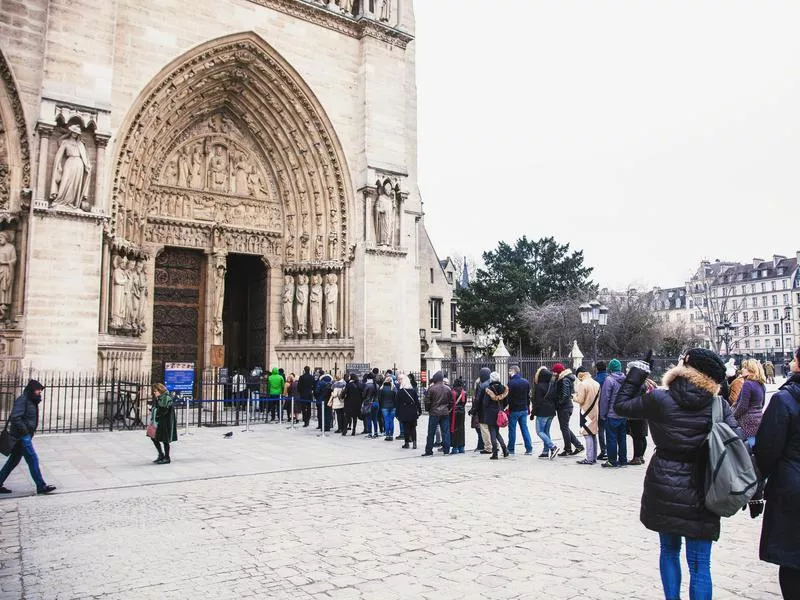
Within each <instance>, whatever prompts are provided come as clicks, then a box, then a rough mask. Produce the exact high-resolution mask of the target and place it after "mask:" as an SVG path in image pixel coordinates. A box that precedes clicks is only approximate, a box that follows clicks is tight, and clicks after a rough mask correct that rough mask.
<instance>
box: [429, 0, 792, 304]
mask: <svg viewBox="0 0 800 600" xmlns="http://www.w3.org/2000/svg"><path fill="white" fill-rule="evenodd" d="M415 11H416V19H417V46H416V51H417V83H418V88H419V117H420V119H419V170H420V178H419V185H420V191H421V194H422V199H423V201H424V202H425V211H426V214H427V216H426V223H427V227H428V231H429V232H430V235H431V237H432V239H433V242H434V245H435V246H436V249H437V251H438V253H439V254H440V256H442V257H444V256H446V255H448V254H450V253H463V254H467V255H474V256H476V257H477V256H479V255H480V253H481V252H482V251H483V250H487V249H491V248H494V247H496V245H497V242H498V241H499V240H501V239H502V240H507V241H509V242H511V241H513V240H515V239H517V238H518V237H519V236H521V235H523V234H525V235H527V236H528V237H532V238H538V237H541V236H546V235H553V236H555V237H556V239H557V240H559V241H560V242H569V243H570V244H571V245H572V247H574V248H577V249H583V250H584V252H585V257H586V262H587V264H588V265H590V266H593V267H595V272H594V280H595V281H596V282H598V283H600V284H601V285H603V286H605V285H608V286H612V287H615V288H624V287H625V286H627V285H629V284H638V285H642V284H644V285H661V286H662V287H667V286H673V285H680V284H682V283H683V282H684V281H685V279H686V276H687V275H688V274H689V272H690V271H691V270H692V268H693V267H696V265H697V263H698V261H700V260H701V259H702V258H709V259H711V260H713V259H715V258H720V259H732V260H739V261H749V260H750V259H751V258H753V257H754V256H758V257H762V258H769V257H771V255H772V254H773V253H778V254H792V255H793V254H794V252H795V251H796V250H800V235H798V231H797V228H798V227H797V221H798V220H797V218H796V217H795V218H792V217H791V216H790V215H792V214H796V213H797V211H798V209H800V194H798V175H799V174H800V169H798V167H800V160H799V159H800V137H799V136H800V34H798V31H800V3H797V2H785V3H779V2H751V1H748V2H697V1H692V2H682V1H670V2H666V1H662V2H640V1H638V0H636V1H633V0H632V1H628V2H622V1H609V0H606V1H604V2H576V1H568V0H566V1H565V0H548V1H540V0H527V1H524V2H523V1H519V0H494V1H489V0H483V1H478V0H417V1H416V2H415Z"/></svg>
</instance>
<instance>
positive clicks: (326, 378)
mask: <svg viewBox="0 0 800 600" xmlns="http://www.w3.org/2000/svg"><path fill="white" fill-rule="evenodd" d="M332 391H333V378H332V377H331V376H330V375H323V376H322V377H320V378H319V381H318V382H317V387H316V388H314V399H315V400H317V402H324V403H327V402H328V400H330V397H331V392H332Z"/></svg>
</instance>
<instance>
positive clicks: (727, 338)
mask: <svg viewBox="0 0 800 600" xmlns="http://www.w3.org/2000/svg"><path fill="white" fill-rule="evenodd" d="M735 329H736V327H734V326H733V325H731V322H730V321H727V320H726V321H723V322H722V323H721V324H720V325H717V335H718V336H719V339H720V340H721V341H722V342H725V356H730V355H731V335H732V333H733V331H734V330H735Z"/></svg>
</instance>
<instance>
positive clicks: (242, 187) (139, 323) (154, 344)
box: [101, 33, 353, 372]
mask: <svg viewBox="0 0 800 600" xmlns="http://www.w3.org/2000/svg"><path fill="white" fill-rule="evenodd" d="M119 139H120V143H119V146H118V148H117V152H116V164H115V170H114V182H113V189H112V207H111V222H110V226H109V228H108V231H107V233H106V237H105V253H106V254H105V257H104V274H103V282H104V286H103V292H102V295H103V300H102V308H103V310H104V313H105V314H104V315H103V317H102V318H101V323H102V325H101V327H102V326H105V327H106V328H107V332H108V333H109V334H110V335H112V336H118V337H133V338H138V339H140V340H142V341H143V342H144V343H145V345H146V347H147V350H146V352H149V353H150V355H151V357H152V364H153V368H154V372H155V371H156V370H157V364H158V363H159V362H162V361H164V360H170V359H171V357H172V356H173V355H175V356H177V355H178V354H180V353H179V352H177V351H170V347H171V346H172V347H174V346H175V344H172V343H170V339H168V338H167V337H166V335H167V333H168V332H169V331H170V330H172V331H173V333H174V332H175V330H176V323H175V321H174V319H173V317H170V316H169V315H173V316H174V315H176V314H180V315H182V318H186V319H188V320H187V321H186V323H185V327H183V328H182V329H181V331H182V332H183V334H182V335H183V338H182V342H183V347H184V350H185V351H184V352H183V354H184V355H188V354H190V353H191V350H190V348H191V346H192V344H191V343H190V342H192V341H194V342H195V346H196V349H197V350H196V356H197V359H196V360H197V363H198V365H200V366H202V365H208V363H209V357H210V353H211V348H212V347H213V346H223V345H224V346H225V350H224V353H225V357H226V361H230V362H233V363H237V365H238V366H244V365H243V364H242V363H251V364H248V365H246V366H248V367H252V366H262V367H266V366H267V365H268V364H269V363H270V362H271V361H273V360H276V359H277V358H279V352H280V347H281V346H282V345H284V346H287V347H289V346H291V347H292V348H294V347H296V346H301V347H304V348H307V349H308V350H309V351H312V352H313V351H317V350H315V349H318V350H319V351H320V352H322V351H323V350H326V349H330V348H331V347H332V346H333V347H341V346H343V345H344V346H346V345H347V344H348V343H350V345H352V343H351V342H348V340H349V339H350V332H349V328H350V325H349V318H348V316H347V303H348V301H347V298H348V287H349V283H348V282H349V269H348V263H349V260H350V259H349V251H348V248H349V243H348V234H349V232H348V228H347V225H348V214H349V213H350V214H352V208H351V207H352V202H353V200H352V191H351V189H350V183H349V179H350V178H349V174H348V172H347V167H346V164H345V161H344V154H343V152H342V149H341V147H340V144H339V142H338V140H337V138H336V135H335V132H334V130H333V127H332V125H331V123H330V122H329V120H328V119H327V117H326V115H325V113H324V111H323V110H322V107H321V106H320V104H319V102H318V101H317V100H316V98H315V97H314V95H313V93H312V92H311V90H310V89H309V88H308V86H307V85H306V84H305V83H304V82H303V81H302V79H301V78H300V77H299V75H298V74H297V73H296V72H295V71H294V70H293V69H292V68H291V67H290V66H289V65H288V64H287V63H286V61H285V60H284V59H283V58H282V57H280V55H278V54H277V52H275V51H274V50H273V49H272V48H270V47H269V46H268V45H267V44H266V43H265V42H264V41H263V40H262V39H261V38H260V37H258V36H256V35H255V34H252V33H244V34H237V35H233V36H228V37H226V38H222V39H219V40H215V41H213V42H209V43H207V44H204V45H203V46H200V47H198V48H196V49H194V50H192V51H190V52H189V53H187V54H186V55H184V56H183V57H181V58H180V59H178V60H176V61H174V62H173V63H172V64H170V65H169V66H167V67H166V68H165V69H163V70H162V72H161V73H160V74H159V75H158V76H157V77H156V78H155V79H154V80H153V82H152V83H151V84H150V85H149V86H148V87H147V88H146V89H145V90H144V91H143V92H142V94H141V95H140V97H139V99H138V100H137V102H136V104H135V107H134V109H133V110H132V111H131V113H130V114H129V117H128V119H127V121H126V123H125V124H124V126H123V128H122V130H121V135H120V138H119ZM187 282H191V283H187ZM241 294H246V295H247V302H244V303H243V300H242V298H241V297H240V296H241ZM323 304H324V308H323V306H322V305H323ZM179 308H180V309H181V310H180V311H179V310H177V309H179ZM187 315H193V316H190V317H189V316H187ZM320 315H321V317H320ZM195 321H196V323H197V325H196V329H197V331H196V337H193V338H192V336H193V335H195V334H194V325H193V323H194V322H195ZM320 321H321V322H320ZM187 332H188V333H187ZM187 336H189V337H187ZM189 338H191V339H189ZM243 340H244V341H243ZM173 350H174V348H173Z"/></svg>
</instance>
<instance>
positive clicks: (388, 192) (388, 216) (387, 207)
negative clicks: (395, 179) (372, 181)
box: [375, 181, 396, 246]
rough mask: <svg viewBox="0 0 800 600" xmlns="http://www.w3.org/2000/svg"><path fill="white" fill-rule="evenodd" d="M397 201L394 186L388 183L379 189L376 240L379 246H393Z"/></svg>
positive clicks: (376, 211) (376, 201)
mask: <svg viewBox="0 0 800 600" xmlns="http://www.w3.org/2000/svg"><path fill="white" fill-rule="evenodd" d="M395 208H396V200H395V194H394V189H392V184H391V183H390V182H389V181H386V182H385V183H384V184H383V185H382V186H379V187H378V199H377V200H375V240H376V241H377V243H378V245H379V246H391V245H392V241H393V238H394V212H395Z"/></svg>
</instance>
